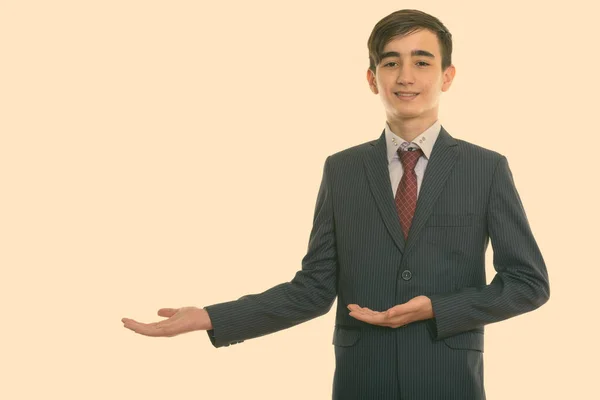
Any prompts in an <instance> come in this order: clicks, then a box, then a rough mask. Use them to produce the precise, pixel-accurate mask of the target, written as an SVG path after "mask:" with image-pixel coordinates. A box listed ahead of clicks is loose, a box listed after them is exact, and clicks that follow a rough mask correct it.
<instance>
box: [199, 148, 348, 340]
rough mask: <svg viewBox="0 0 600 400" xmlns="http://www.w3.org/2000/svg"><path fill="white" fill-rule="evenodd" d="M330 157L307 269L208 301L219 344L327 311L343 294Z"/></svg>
mask: <svg viewBox="0 0 600 400" xmlns="http://www.w3.org/2000/svg"><path fill="white" fill-rule="evenodd" d="M329 159H330V157H327V159H326V160H325V165H324V168H323V177H322V180H321V185H320V188H319V192H318V195H317V202H316V207H315V212H314V217H313V226H312V230H311V233H310V238H309V243H308V251H307V253H306V255H305V256H304V258H303V259H302V268H301V270H299V271H297V272H296V274H295V276H294V278H293V279H292V280H291V281H290V282H285V283H281V284H279V285H276V286H274V287H272V288H270V289H268V290H266V291H264V292H262V293H258V294H247V295H245V296H242V297H240V298H239V299H237V300H233V301H228V302H224V303H218V304H213V305H209V306H205V307H204V309H205V310H206V311H207V312H208V314H209V316H210V319H211V322H212V325H213V329H211V330H209V331H207V334H208V337H209V339H210V341H211V343H212V344H213V346H215V347H222V346H229V345H230V344H235V343H240V342H243V341H244V340H246V339H252V338H255V337H259V336H263V335H266V334H269V333H273V332H277V331H280V330H282V329H286V328H290V327H292V326H294V325H297V324H300V323H302V322H305V321H308V320H310V319H312V318H316V317H319V316H321V315H324V314H326V313H327V312H328V311H329V310H330V309H331V307H332V305H333V302H334V300H335V298H336V296H337V253H336V245H335V224H334V215H333V204H332V196H331V184H330V181H329V179H330V175H329V173H328V170H329V166H328V163H329Z"/></svg>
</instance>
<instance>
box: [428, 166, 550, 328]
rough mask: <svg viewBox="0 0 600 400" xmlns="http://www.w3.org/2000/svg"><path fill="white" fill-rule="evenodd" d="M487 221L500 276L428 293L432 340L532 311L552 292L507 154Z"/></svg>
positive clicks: (498, 172) (494, 185)
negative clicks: (449, 290)
mask: <svg viewBox="0 0 600 400" xmlns="http://www.w3.org/2000/svg"><path fill="white" fill-rule="evenodd" d="M487 224H488V233H489V238H490V239H491V243H492V248H493V253H494V256H493V263H494V269H495V270H496V275H495V276H494V278H493V280H492V281H491V283H490V284H489V285H484V286H481V287H468V288H463V289H462V290H460V291H457V292H453V293H442V294H435V295H431V296H429V298H430V299H431V303H432V306H433V313H434V318H433V319H431V320H428V321H427V323H428V324H427V326H428V328H429V330H430V333H431V335H432V337H433V338H434V339H443V338H446V337H448V336H452V335H455V334H458V333H461V332H464V331H468V330H472V329H476V328H480V327H482V326H483V325H486V324H490V323H493V322H498V321H502V320H504V319H507V318H511V317H514V316H516V315H519V314H523V313H526V312H529V311H532V310H534V309H536V308H538V307H540V306H541V305H542V304H544V303H545V302H546V301H548V299H549V297H550V286H549V280H548V272H547V270H546V265H545V263H544V259H543V257H542V254H541V252H540V249H539V248H538V245H537V243H536V241H535V239H534V237H533V234H532V232H531V228H530V226H529V222H528V220H527V216H526V214H525V210H524V208H523V204H522V203H521V198H520V197H519V194H518V192H517V189H516V187H515V184H514V181H513V176H512V173H511V170H510V168H509V166H508V161H507V159H506V157H504V156H501V157H500V159H499V161H498V163H497V164H496V168H495V171H494V175H493V178H492V184H491V188H490V195H489V199H488V207H487Z"/></svg>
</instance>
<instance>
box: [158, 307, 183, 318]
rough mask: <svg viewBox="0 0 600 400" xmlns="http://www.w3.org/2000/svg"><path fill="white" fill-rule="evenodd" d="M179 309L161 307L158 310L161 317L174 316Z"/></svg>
mask: <svg viewBox="0 0 600 400" xmlns="http://www.w3.org/2000/svg"><path fill="white" fill-rule="evenodd" d="M177 311H179V308H161V309H160V310H158V315H160V316H161V317H172V316H173V315H175V313H176V312H177Z"/></svg>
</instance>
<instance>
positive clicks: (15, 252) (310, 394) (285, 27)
mask: <svg viewBox="0 0 600 400" xmlns="http://www.w3.org/2000/svg"><path fill="white" fill-rule="evenodd" d="M594 7H596V4H595V2H590V1H586V0H575V1H569V2H564V3H556V2H547V1H545V2H542V1H537V2H524V1H505V2H503V3H502V4H496V5H488V4H484V3H480V2H474V1H473V2H464V1H454V2H447V1H423V0H421V1H408V2H397V1H394V2H392V1H379V2H376V3H373V2H366V1H364V2H352V3H350V2H342V1H329V2H322V1H304V2H298V3H296V4H293V5H292V4H290V3H286V2H277V1H269V2H267V1H253V2H245V1H230V2H195V1H183V2H171V3H168V2H163V1H102V2H100V1H94V2H92V1H88V2H80V1H54V2H42V1H37V2H33V1H20V2H13V1H3V2H2V3H1V4H0V44H1V47H0V49H1V54H2V55H1V62H0V69H1V71H2V72H1V74H0V101H1V103H0V113H1V115H0V134H1V139H0V140H1V141H0V177H1V181H0V190H1V194H0V203H1V204H0V234H1V237H0V267H1V279H0V300H1V301H2V307H3V309H2V314H3V315H2V319H1V321H2V322H0V324H1V328H0V332H1V333H0V335H1V341H0V343H1V346H2V348H1V349H0V350H1V352H0V354H1V355H0V360H1V361H0V368H1V371H0V377H1V378H0V380H1V381H2V383H1V384H0V398H3V399H11V400H19V399H42V398H57V399H58V398H60V399H90V400H91V399H148V400H151V399H164V398H170V399H242V398H243V399H283V398H285V399H289V400H292V399H327V398H331V397H330V396H331V385H332V379H333V372H334V367H335V365H334V353H333V346H332V337H333V325H334V317H335V314H334V310H335V305H334V306H333V309H332V311H330V312H329V313H328V314H326V315H324V316H322V317H320V318H317V319H313V320H311V321H308V322H306V323H304V324H300V325H298V326H295V327H293V328H291V329H287V330H284V331H280V332H277V333H274V334H271V335H267V336H263V337H260V338H256V339H252V340H247V341H245V342H244V343H242V344H238V345H235V346H230V347H226V348H219V349H215V348H214V347H213V346H212V345H211V344H210V341H209V339H208V337H207V335H206V332H204V331H202V332H193V333H188V334H185V335H181V336H177V337H173V338H150V337H146V336H141V335H138V334H136V333H134V332H132V331H130V330H128V329H125V328H124V327H123V324H122V323H121V318H122V317H129V318H133V319H136V320H138V321H142V322H154V321H159V320H162V319H163V318H162V317H158V316H157V315H156V312H157V310H158V309H159V308H162V307H181V306H192V305H194V306H198V307H202V306H205V305H209V304H213V303H217V302H222V301H228V300H234V299H237V298H239V297H241V296H243V295H245V294H249V293H260V292H262V291H264V290H266V289H268V288H270V287H272V286H274V285H276V284H279V283H281V282H285V281H289V280H291V279H292V278H293V276H294V274H295V272H296V271H297V270H298V269H299V268H300V267H301V264H300V261H301V259H302V257H303V256H304V254H305V251H306V248H307V245H308V237H309V233H310V229H311V224H312V217H313V212H314V205H315V201H316V196H317V191H318V187H319V183H320V180H321V174H322V169H323V164H324V161H325V158H326V157H327V156H328V155H330V154H333V153H335V152H337V151H340V150H343V149H345V148H347V147H350V146H353V145H356V144H359V143H363V142H366V141H369V140H373V139H376V138H377V137H379V135H380V133H381V131H382V129H383V127H384V122H385V114H384V112H383V107H382V104H381V102H380V100H379V98H378V97H377V96H375V95H373V94H372V93H371V92H370V91H369V89H368V85H367V81H366V77H365V76H366V69H367V67H368V55H367V39H368V36H369V34H370V32H371V30H372V28H373V26H374V25H375V23H377V21H379V20H380V19H381V18H383V17H384V16H386V15H388V14H389V13H391V12H393V11H395V10H397V9H399V8H417V9H420V10H423V11H425V12H428V13H431V14H432V15H434V16H437V17H438V18H440V19H441V20H442V22H443V23H444V24H445V25H446V26H447V27H448V29H449V30H450V31H451V33H452V34H453V38H454V53H453V63H454V64H455V66H456V68H457V74H456V77H455V80H454V83H453V84H452V87H451V88H450V91H448V92H446V93H444V94H443V95H442V97H441V103H440V116H439V117H440V120H441V122H442V124H443V125H444V126H445V127H446V128H447V129H448V131H449V132H450V134H451V135H454V136H455V137H457V138H460V139H465V140H468V141H471V142H473V143H476V144H478V145H481V146H483V147H487V148H491V149H493V150H496V151H498V152H500V153H502V154H504V155H506V156H507V158H508V161H509V165H510V167H511V169H512V171H513V173H514V179H515V183H516V185H517V189H518V190H519V193H520V195H521V198H522V201H523V203H524V206H525V210H526V212H527V216H528V218H529V221H530V224H531V226H532V230H533V232H534V235H535V237H536V239H537V241H538V244H539V246H540V248H541V250H542V253H543V255H544V258H545V260H546V264H547V267H548V271H549V276H550V284H551V298H550V300H549V302H548V303H547V304H546V305H544V306H543V307H542V308H540V309H539V310H536V311H534V312H532V313H528V314H524V315H521V316H518V317H516V318H513V319H510V320H507V321H504V322H501V323H498V324H493V325H488V326H487V327H486V341H485V353H484V358H485V385H486V389H487V393H488V397H489V399H565V398H592V397H594V396H593V392H594V391H596V390H597V384H596V383H595V380H596V379H597V362H598V358H599V356H600V355H599V351H598V339H597V335H598V331H597V329H595V326H596V324H597V318H596V311H597V309H598V307H597V306H598V295H597V293H598V287H597V285H598V281H599V280H600V272H599V267H600V265H599V264H600V263H599V262H598V247H597V243H596V240H594V239H595V237H594V236H595V235H594V233H595V232H596V230H597V229H598V226H599V222H600V221H598V214H597V209H596V208H594V207H593V205H597V204H598V202H599V200H600V199H599V198H598V196H597V194H595V193H594V189H595V186H597V184H598V173H599V172H600V171H599V168H598V156H599V154H598V144H599V141H598V138H597V136H598V133H599V132H598V123H597V115H598V111H597V102H598V95H597V94H598V92H599V89H600V88H599V84H598V79H597V76H598V71H597V68H598V62H599V61H600V60H599V57H598V47H597V43H598V39H599V35H598V33H597V30H596V27H597V21H596V20H595V19H596V15H597V13H598V11H599V10H597V9H594ZM487 256H488V263H487V271H488V272H487V273H488V282H489V281H491V279H492V278H493V276H494V269H493V266H492V263H491V262H492V248H491V246H490V247H489V248H488V254H487ZM594 371H595V372H594Z"/></svg>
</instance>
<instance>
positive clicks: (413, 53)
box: [379, 50, 435, 60]
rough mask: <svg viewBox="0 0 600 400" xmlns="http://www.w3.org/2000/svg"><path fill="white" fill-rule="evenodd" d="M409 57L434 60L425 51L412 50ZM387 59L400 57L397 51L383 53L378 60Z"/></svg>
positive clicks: (432, 56) (431, 55)
mask: <svg viewBox="0 0 600 400" xmlns="http://www.w3.org/2000/svg"><path fill="white" fill-rule="evenodd" d="M410 55H411V56H413V57H416V56H422V57H429V58H435V56H434V55H433V54H431V53H430V52H428V51H427V50H413V51H411V52H410ZM387 57H400V53H398V52H397V51H388V52H386V53H383V54H381V55H380V57H379V58H380V59H382V60H383V59H384V58H387Z"/></svg>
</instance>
